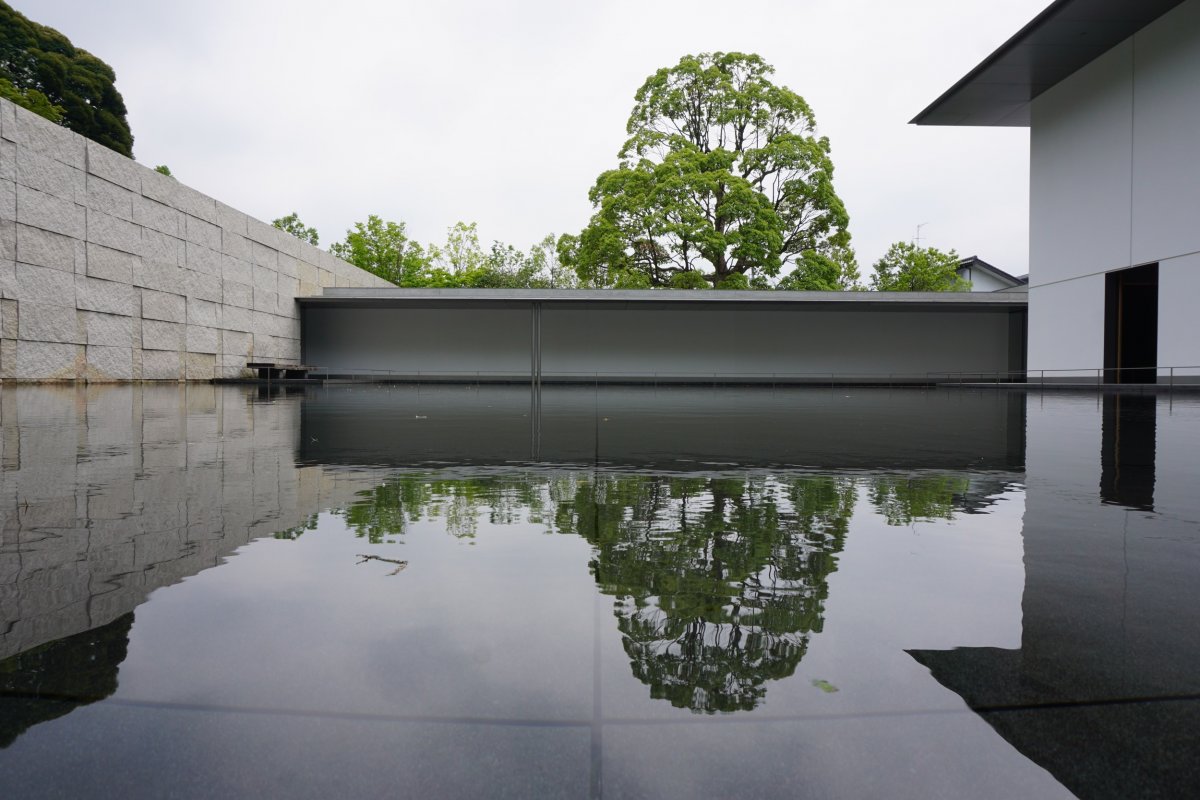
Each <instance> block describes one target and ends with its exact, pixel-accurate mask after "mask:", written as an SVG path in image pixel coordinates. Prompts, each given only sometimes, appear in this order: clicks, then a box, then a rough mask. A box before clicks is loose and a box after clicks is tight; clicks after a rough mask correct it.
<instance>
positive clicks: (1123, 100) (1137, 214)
mask: <svg viewBox="0 0 1200 800" xmlns="http://www.w3.org/2000/svg"><path fill="white" fill-rule="evenodd" d="M914 121H915V122H917V123H918V124H957V125H1008V126H1012V125H1028V126H1029V127H1030V147H1031V153H1030V242H1029V251H1030V252H1029V258H1030V268H1029V339H1028V341H1029V351H1028V366H1029V369H1030V371H1031V372H1033V373H1041V371H1043V370H1044V371H1045V374H1046V377H1047V379H1048V378H1050V377H1052V376H1053V377H1056V378H1062V377H1073V378H1076V379H1083V380H1096V379H1097V376H1102V377H1103V378H1104V380H1105V382H1108V383H1149V382H1158V383H1166V382H1168V381H1170V380H1175V381H1180V380H1185V381H1186V380H1188V379H1189V378H1191V382H1194V381H1195V380H1197V376H1200V314H1197V312H1196V305H1197V301H1200V157H1198V156H1200V153H1198V152H1197V148H1198V145H1200V0H1184V1H1183V2H1180V1H1179V0H1160V1H1159V2H1154V1H1149V2H1138V3H1134V2H1126V3H1114V2H1109V1H1107V0H1060V2H1056V3H1054V4H1052V5H1051V6H1050V7H1048V8H1047V9H1046V11H1044V12H1043V13H1042V14H1041V15H1039V17H1038V18H1037V19H1035V20H1034V21H1033V22H1032V23H1030V25H1028V26H1026V28H1025V29H1023V30H1022V31H1021V32H1020V33H1018V34H1017V35H1016V36H1015V37H1014V38H1013V39H1011V40H1010V41H1009V42H1008V43H1006V44H1005V45H1004V46H1003V47H1002V48H1000V50H998V51H996V53H995V54H993V55H992V56H991V57H989V58H988V59H987V60H986V61H985V62H984V63H983V64H981V65H980V66H979V67H978V68H976V70H974V71H973V72H972V73H971V74H969V75H968V76H967V77H966V78H964V79H963V80H962V81H960V82H959V83H958V84H957V85H956V86H955V87H953V88H952V89H951V90H950V91H948V92H947V93H946V94H945V95H943V97H942V98H940V99H939V100H938V101H937V102H935V103H934V104H933V105H932V106H930V108H929V109H927V110H926V111H925V112H923V113H922V114H921V115H920V116H919V117H918V118H917V119H916V120H914Z"/></svg>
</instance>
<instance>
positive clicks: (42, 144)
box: [6, 106, 87, 170]
mask: <svg viewBox="0 0 1200 800" xmlns="http://www.w3.org/2000/svg"><path fill="white" fill-rule="evenodd" d="M12 109H13V115H14V117H15V119H14V120H13V122H14V123H15V124H14V126H13V127H14V128H15V134H16V135H15V136H13V137H11V138H12V139H13V140H14V141H15V142H16V143H17V146H18V147H27V148H29V149H30V150H33V151H34V152H37V153H40V154H42V155H44V156H47V157H49V158H52V159H54V160H55V161H61V162H63V163H64V164H67V165H69V166H72V167H74V168H75V169H80V170H81V169H83V168H84V167H85V165H86V155H85V143H86V142H87V140H86V139H84V138H83V137H82V136H80V135H78V134H76V133H73V132H72V131H70V130H67V129H66V128H64V127H63V126H61V125H56V124H55V123H53V122H51V121H50V120H48V119H46V118H44V117H41V116H38V115H37V114H35V113H33V112H32V111H27V110H25V109H23V108H19V107H17V106H12ZM6 127H7V126H6ZM6 138H9V137H7V136H6Z"/></svg>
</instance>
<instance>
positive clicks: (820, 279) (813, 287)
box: [779, 246, 862, 292]
mask: <svg viewBox="0 0 1200 800" xmlns="http://www.w3.org/2000/svg"><path fill="white" fill-rule="evenodd" d="M858 281H859V272H858V259H857V258H856V257H855V255H854V250H853V249H852V248H850V247H848V246H837V247H831V248H829V250H828V252H825V253H818V252H816V251H815V250H806V251H805V252H804V253H802V254H801V257H800V258H799V259H797V260H796V268H795V269H794V270H792V272H790V273H789V274H788V275H786V276H784V278H783V280H781V281H780V282H779V288H780V289H790V290H793V291H802V292H852V291H858V290H860V289H862V286H861V285H860V284H859V282H858Z"/></svg>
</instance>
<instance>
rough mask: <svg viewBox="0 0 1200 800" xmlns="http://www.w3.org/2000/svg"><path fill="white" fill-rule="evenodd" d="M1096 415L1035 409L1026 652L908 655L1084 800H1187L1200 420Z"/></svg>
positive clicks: (1161, 403) (1197, 601) (1145, 403)
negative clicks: (1179, 799)
mask: <svg viewBox="0 0 1200 800" xmlns="http://www.w3.org/2000/svg"><path fill="white" fill-rule="evenodd" d="M1099 402H1100V406H1101V407H1100V408H1099V409H1097V408H1096V405H1097V403H1098V399H1097V398H1095V397H1094V396H1093V397H1087V398H1070V397H1057V398H1050V397H1047V398H1043V399H1031V407H1030V413H1029V449H1028V454H1029V462H1028V481H1027V495H1026V506H1025V508H1026V510H1025V522H1024V545H1025V594H1024V599H1023V602H1022V611H1023V630H1022V638H1021V648H1020V649H1019V650H1001V649H994V648H960V649H955V650H949V651H913V652H912V655H913V657H914V658H916V659H917V660H918V661H920V662H921V663H922V664H924V665H926V666H927V667H929V669H930V671H931V672H932V674H933V676H934V677H935V678H936V679H937V680H938V681H940V682H941V683H942V684H944V685H945V686H947V687H948V688H950V689H952V690H954V691H955V692H957V693H959V694H960V695H962V697H963V699H964V700H966V702H967V704H968V705H969V706H971V707H972V708H973V709H975V710H976V711H977V712H978V713H979V714H980V715H981V716H982V717H983V718H984V719H986V720H987V721H988V722H989V723H990V724H991V725H992V726H993V727H994V728H995V729H996V731H997V732H998V733H1000V734H1001V735H1002V736H1003V737H1004V738H1005V739H1007V740H1008V741H1009V742H1010V743H1012V744H1013V745H1014V746H1015V747H1016V748H1017V749H1018V750H1020V751H1021V752H1022V753H1024V754H1025V755H1026V756H1028V757H1029V758H1031V759H1033V760H1034V761H1036V762H1037V763H1039V764H1041V765H1042V766H1044V767H1045V768H1046V769H1048V770H1049V771H1050V772H1051V773H1052V774H1053V775H1054V776H1055V777H1056V778H1058V779H1059V780H1060V781H1061V782H1062V783H1063V784H1064V785H1065V786H1067V788H1069V789H1071V790H1072V791H1073V792H1075V793H1077V794H1079V795H1080V796H1082V797H1183V796H1188V795H1190V794H1191V793H1192V792H1193V791H1194V789H1195V787H1196V786H1198V785H1200V738H1198V737H1197V735H1196V731H1198V730H1200V700H1198V699H1197V695H1198V693H1200V672H1198V671H1197V669H1196V665H1197V664H1198V663H1200V636H1198V635H1197V631H1200V584H1198V583H1197V580H1196V575H1197V574H1200V573H1198V567H1200V519H1197V517H1196V513H1195V500H1194V497H1193V496H1190V494H1191V493H1192V492H1194V490H1195V484H1194V481H1195V476H1196V475H1197V474H1200V470H1198V469H1197V466H1198V464H1197V458H1198V457H1200V456H1198V455H1197V454H1198V453H1200V450H1198V449H1197V445H1198V444H1200V442H1197V441H1195V439H1196V432H1195V424H1196V422H1197V417H1200V413H1198V408H1197V406H1196V404H1195V403H1194V402H1191V403H1186V404H1181V402H1180V401H1179V400H1175V401H1172V400H1171V399H1169V398H1162V399H1156V398H1154V397H1149V398H1143V397H1131V396H1128V395H1126V396H1121V397H1117V396H1109V397H1105V398H1104V399H1103V401H1099ZM1156 464H1157V469H1156V468H1155V465H1156ZM1189 482H1190V483H1191V487H1190V489H1189V488H1188V484H1189Z"/></svg>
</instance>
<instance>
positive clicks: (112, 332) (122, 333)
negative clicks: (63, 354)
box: [79, 311, 141, 363]
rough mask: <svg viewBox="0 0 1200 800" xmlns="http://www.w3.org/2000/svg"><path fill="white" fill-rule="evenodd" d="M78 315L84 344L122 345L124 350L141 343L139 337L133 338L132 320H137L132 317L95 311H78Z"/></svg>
mask: <svg viewBox="0 0 1200 800" xmlns="http://www.w3.org/2000/svg"><path fill="white" fill-rule="evenodd" d="M79 317H80V319H81V320H82V322H83V330H84V334H85V335H84V344H87V345H102V346H105V347H123V348H125V349H126V350H129V349H130V348H132V347H133V346H134V345H140V344H141V339H140V337H139V338H138V339H137V340H135V339H134V335H133V332H134V322H136V321H137V320H135V319H134V318H133V317H122V316H118V315H116V314H101V313H98V312H95V311H80V312H79ZM130 363H132V362H130Z"/></svg>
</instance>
